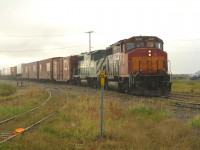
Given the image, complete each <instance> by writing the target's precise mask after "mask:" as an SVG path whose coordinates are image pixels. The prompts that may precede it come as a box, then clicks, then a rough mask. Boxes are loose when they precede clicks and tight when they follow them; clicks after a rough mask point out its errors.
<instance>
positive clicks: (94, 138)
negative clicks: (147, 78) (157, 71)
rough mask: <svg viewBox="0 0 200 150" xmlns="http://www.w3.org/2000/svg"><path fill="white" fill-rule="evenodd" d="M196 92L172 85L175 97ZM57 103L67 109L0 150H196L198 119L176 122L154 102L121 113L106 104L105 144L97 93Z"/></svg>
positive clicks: (115, 104) (199, 145) (191, 85)
mask: <svg viewBox="0 0 200 150" xmlns="http://www.w3.org/2000/svg"><path fill="white" fill-rule="evenodd" d="M199 87H200V85H199V82H190V81H174V83H173V91H174V92H187V93H199V92H200V91H199ZM110 93H112V94H115V93H114V92H110ZM58 100H59V101H66V100H67V103H66V105H63V107H62V109H60V110H59V111H58V113H57V114H56V115H54V116H53V117H52V118H50V119H49V120H47V121H46V122H44V123H42V124H41V125H40V126H38V127H36V128H34V129H32V130H31V131H29V132H26V133H24V134H23V135H20V136H18V137H16V138H15V139H13V140H11V141H9V142H6V143H4V144H2V145H0V149H34V150H35V149H48V150H49V149H50V150H51V149H52V150H55V149H69V150H71V149H91V150H95V149H136V150H137V149H145V150H160V149H162V150H168V149H181V150H182V149H183V150H184V149H185V150H188V149H191V150H195V149H196V150H198V149H200V136H199V135H197V134H196V130H195V129H196V128H195V127H197V128H198V127H199V126H198V120H199V117H198V116H197V117H196V118H195V119H193V120H190V121H188V122H182V121H179V120H177V119H175V118H174V117H173V112H171V111H169V110H168V109H167V106H166V105H165V102H159V98H155V101H157V103H156V104H154V105H149V104H147V103H144V102H145V101H152V100H153V99H152V98H151V99H150V100H149V99H148V98H142V97H141V99H140V100H139V101H134V100H131V101H128V104H127V105H126V107H124V105H122V103H123V102H121V101H118V100H116V99H112V98H110V99H105V105H104V106H105V112H104V138H100V109H99V108H100V92H97V93H94V94H89V93H80V92H78V91H77V92H75V91H71V92H70V91H68V97H60V98H59V99H58ZM47 111H48V110H47ZM195 120H197V121H196V122H195Z"/></svg>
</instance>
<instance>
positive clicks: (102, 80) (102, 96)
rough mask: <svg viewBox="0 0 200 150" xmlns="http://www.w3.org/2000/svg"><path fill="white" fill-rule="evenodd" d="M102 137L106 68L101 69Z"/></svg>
mask: <svg viewBox="0 0 200 150" xmlns="http://www.w3.org/2000/svg"><path fill="white" fill-rule="evenodd" d="M100 77H101V131H100V133H101V138H103V121H104V85H105V70H101V74H100Z"/></svg>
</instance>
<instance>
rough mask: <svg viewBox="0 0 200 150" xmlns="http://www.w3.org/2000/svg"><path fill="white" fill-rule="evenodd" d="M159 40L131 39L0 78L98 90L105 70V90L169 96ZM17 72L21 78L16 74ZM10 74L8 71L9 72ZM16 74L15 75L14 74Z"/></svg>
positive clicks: (33, 64) (31, 65) (167, 69)
mask: <svg viewBox="0 0 200 150" xmlns="http://www.w3.org/2000/svg"><path fill="white" fill-rule="evenodd" d="M163 44H164V43H163V40H162V39H160V38H158V37H156V36H133V37H130V38H128V39H123V40H120V41H118V42H116V43H114V44H112V45H110V46H109V47H107V48H106V49H104V50H95V51H92V52H86V53H81V54H80V55H74V56H67V57H55V58H49V59H45V60H41V61H35V62H31V63H24V64H21V66H18V67H17V66H16V67H12V68H15V69H13V70H15V71H13V73H11V71H10V75H8V74H5V71H4V70H1V71H0V75H1V77H2V78H8V77H9V78H19V77H20V78H22V79H28V80H39V81H42V80H48V81H57V82H64V83H72V84H75V85H86V86H93V87H96V88H97V87H99V86H100V72H101V70H105V89H115V90H117V91H120V92H125V93H132V94H134V95H147V96H160V95H167V94H169V93H170V92H171V85H172V83H171V73H170V66H169V61H168V57H167V53H166V52H165V51H164V50H163ZM18 68H19V70H21V74H20V73H18V72H17V70H18ZM10 70H11V69H10ZM14 72H16V73H14Z"/></svg>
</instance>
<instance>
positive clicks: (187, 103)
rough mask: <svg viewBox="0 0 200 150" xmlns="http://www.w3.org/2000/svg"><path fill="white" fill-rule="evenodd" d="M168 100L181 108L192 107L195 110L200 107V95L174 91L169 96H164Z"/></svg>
mask: <svg viewBox="0 0 200 150" xmlns="http://www.w3.org/2000/svg"><path fill="white" fill-rule="evenodd" d="M163 98H164V99H166V100H168V101H169V103H170V105H172V106H175V107H180V108H190V109H194V110H199V109H200V96H199V95H191V94H184V93H172V94H171V95H170V96H168V97H163Z"/></svg>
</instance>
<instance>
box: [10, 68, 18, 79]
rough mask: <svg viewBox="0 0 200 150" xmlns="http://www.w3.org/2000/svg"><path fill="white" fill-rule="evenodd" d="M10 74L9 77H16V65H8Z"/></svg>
mask: <svg viewBox="0 0 200 150" xmlns="http://www.w3.org/2000/svg"><path fill="white" fill-rule="evenodd" d="M10 75H11V76H10V77H11V79H15V78H16V77H17V66H14V67H10Z"/></svg>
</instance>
